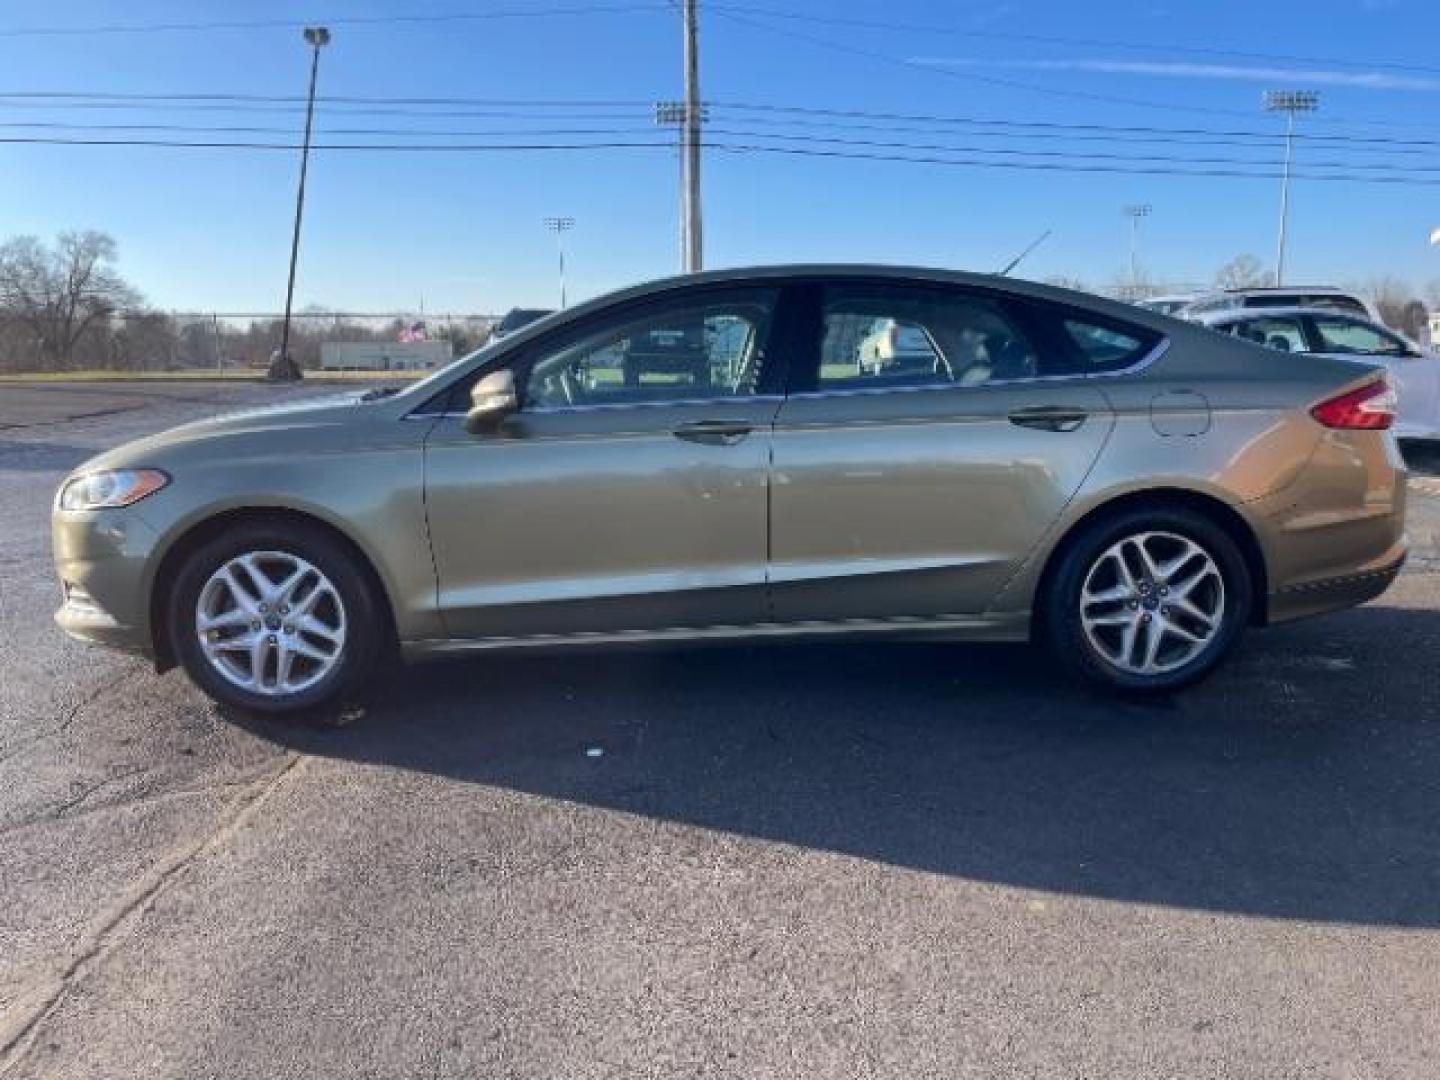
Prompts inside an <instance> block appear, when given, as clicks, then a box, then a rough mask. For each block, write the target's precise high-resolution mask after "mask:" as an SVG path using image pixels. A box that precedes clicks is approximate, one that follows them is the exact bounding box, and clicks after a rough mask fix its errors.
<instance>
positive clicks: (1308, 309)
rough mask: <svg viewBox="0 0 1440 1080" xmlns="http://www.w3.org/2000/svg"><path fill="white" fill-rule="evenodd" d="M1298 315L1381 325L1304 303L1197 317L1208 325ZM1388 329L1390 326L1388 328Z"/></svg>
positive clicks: (1364, 317)
mask: <svg viewBox="0 0 1440 1080" xmlns="http://www.w3.org/2000/svg"><path fill="white" fill-rule="evenodd" d="M1296 315H1325V316H1327V317H1330V318H1334V317H1335V316H1339V317H1340V318H1342V319H1352V320H1354V321H1355V322H1362V323H1370V324H1372V325H1376V326H1378V325H1380V324H1379V323H1376V322H1375V320H1373V319H1370V318H1367V317H1366V316H1364V315H1362V314H1360V313H1359V312H1358V311H1341V310H1340V309H1338V308H1332V307H1314V306H1308V305H1303V304H1293V305H1290V306H1288V307H1258V308H1226V309H1225V310H1224V311H1207V312H1205V313H1203V314H1201V315H1199V316H1197V317H1196V321H1197V322H1200V323H1204V324H1205V325H1206V326H1213V325H1215V324H1217V323H1236V322H1254V321H1255V320H1257V319H1273V318H1275V317H1276V316H1280V317H1284V316H1296ZM1387 329H1388V328H1387Z"/></svg>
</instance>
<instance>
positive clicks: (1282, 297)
mask: <svg viewBox="0 0 1440 1080" xmlns="http://www.w3.org/2000/svg"><path fill="white" fill-rule="evenodd" d="M1245 307H1247V308H1267V307H1269V308H1278V307H1307V308H1320V309H1321V310H1324V311H1349V312H1353V313H1354V314H1356V315H1365V314H1368V313H1367V312H1366V310H1365V305H1364V304H1362V303H1360V301H1359V300H1356V299H1355V298H1354V297H1353V296H1346V295H1345V294H1344V293H1289V292H1286V293H1260V294H1258V295H1255V296H1247V297H1246V298H1245Z"/></svg>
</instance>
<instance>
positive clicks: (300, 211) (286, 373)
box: [269, 26, 330, 382]
mask: <svg viewBox="0 0 1440 1080" xmlns="http://www.w3.org/2000/svg"><path fill="white" fill-rule="evenodd" d="M304 37H305V44H307V45H309V46H310V94H309V97H308V98H307V99H306V104H305V142H304V145H303V146H302V147H301V150H300V187H299V190H298V191H296V193H295V232H294V234H293V235H292V236H291V238H290V278H289V280H288V281H287V282H286V284H285V321H284V322H283V323H281V324H280V355H279V356H277V357H276V358H275V360H274V361H273V362H272V363H271V364H270V373H269V377H270V378H271V379H275V380H277V381H281V382H293V381H295V380H297V379H300V378H303V376H302V375H301V374H300V365H299V364H297V363H295V362H294V361H293V360H291V359H290V306H291V303H292V302H293V301H294V299H295V262H296V260H297V259H298V258H299V255H300V219H301V218H302V217H303V216H304V214H305V173H306V170H307V169H308V168H309V165H310V133H311V131H312V130H313V129H314V123H315V76H316V74H317V73H318V72H319V70H320V50H321V49H323V48H324V47H325V46H326V45H328V44H330V31H329V30H327V29H326V28H325V27H323V26H307V27H306V28H305V34H304Z"/></svg>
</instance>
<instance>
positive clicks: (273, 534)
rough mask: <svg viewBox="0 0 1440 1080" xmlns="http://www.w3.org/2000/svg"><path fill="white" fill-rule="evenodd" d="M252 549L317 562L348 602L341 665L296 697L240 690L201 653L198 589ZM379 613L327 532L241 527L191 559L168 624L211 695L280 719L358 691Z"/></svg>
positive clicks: (367, 670) (178, 652)
mask: <svg viewBox="0 0 1440 1080" xmlns="http://www.w3.org/2000/svg"><path fill="white" fill-rule="evenodd" d="M251 551H281V552H285V553H287V554H291V555H296V556H298V557H300V558H302V559H304V560H305V561H307V562H309V563H311V564H313V565H314V566H315V567H316V568H317V569H319V570H320V572H321V573H323V574H324V575H325V576H326V577H327V578H329V579H330V582H331V584H333V585H334V586H335V588H336V590H337V591H338V592H339V594H340V600H341V602H342V603H343V604H344V605H345V622H346V628H345V645H344V648H343V650H342V653H341V657H340V662H339V663H338V664H337V665H336V666H335V668H334V669H333V670H332V671H330V672H329V673H328V674H327V675H326V676H325V677H324V678H323V679H321V680H320V682H318V683H316V684H315V685H314V686H310V687H307V688H306V689H304V690H302V691H300V692H298V693H295V694H286V695H282V696H272V695H265V694H256V693H252V692H250V691H248V690H245V689H243V688H242V687H238V686H235V685H234V684H233V683H230V682H228V681H227V680H226V679H225V678H224V677H223V676H222V675H221V674H220V673H219V672H217V671H216V670H215V669H214V668H213V667H212V666H211V664H210V661H209V660H208V659H206V657H205V655H204V653H203V651H202V650H201V648H200V641H199V637H198V635H197V633H196V629H195V609H196V602H197V601H198V599H199V597H200V590H201V589H202V588H203V587H204V585H205V582H206V581H208V580H209V578H210V576H211V575H212V574H213V573H214V572H215V571H216V569H218V568H219V567H220V566H222V565H223V564H224V563H226V562H228V561H229V560H230V559H233V558H235V557H236V556H238V555H243V554H245V553H246V552H251ZM161 585H162V587H163V583H161ZM376 616H377V611H376V601H375V597H374V589H373V586H372V585H371V583H370V581H369V580H368V579H367V577H366V575H365V573H364V571H363V570H362V569H361V567H360V566H359V565H357V562H356V559H355V557H354V555H352V554H351V552H349V551H348V550H347V549H346V547H345V546H344V545H343V544H341V543H339V542H337V541H336V540H335V539H333V538H332V537H330V536H328V535H326V534H325V532H323V531H322V530H319V529H311V528H306V527H303V526H287V525H241V526H238V527H236V528H232V529H227V530H226V531H225V533H224V534H222V535H221V536H218V537H216V538H214V539H212V540H209V541H207V542H205V543H204V544H201V545H200V546H199V547H197V548H196V549H195V550H194V551H193V552H191V553H190V554H189V555H188V556H187V557H186V559H185V561H184V562H183V563H182V564H181V567H180V571H179V573H178V574H177V576H176V578H175V584H174V587H173V589H172V591H171V593H170V598H169V606H168V618H167V620H166V623H167V625H168V627H169V630H170V643H171V648H172V649H173V650H174V655H175V656H176V657H177V658H178V659H179V660H180V662H181V664H182V665H183V666H184V668H185V671H186V673H187V674H188V675H189V676H190V679H191V681H193V682H194V683H195V684H196V685H197V686H198V687H200V689H201V690H203V691H204V692H205V693H206V694H207V695H208V696H210V697H211V698H213V699H215V700H216V701H218V702H220V703H221V704H223V705H228V706H231V707H233V708H237V709H241V710H244V711H248V712H255V713H266V714H283V713H300V712H305V711H308V710H313V709H319V708H322V707H325V706H328V705H333V704H338V703H341V702H343V701H344V700H346V699H347V698H349V697H351V696H352V695H354V694H356V693H358V691H359V690H360V689H361V687H362V686H363V684H364V681H365V679H366V678H367V677H368V676H369V675H370V674H371V673H372V672H373V670H374V668H375V661H376V659H377V656H378V654H379V649H380V642H381V633H380V624H379V620H378V619H377V617H376Z"/></svg>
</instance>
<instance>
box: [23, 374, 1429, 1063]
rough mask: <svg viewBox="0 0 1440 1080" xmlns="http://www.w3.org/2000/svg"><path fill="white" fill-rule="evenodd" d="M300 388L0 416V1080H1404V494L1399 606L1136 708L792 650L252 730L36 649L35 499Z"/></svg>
mask: <svg viewBox="0 0 1440 1080" xmlns="http://www.w3.org/2000/svg"><path fill="white" fill-rule="evenodd" d="M314 392H316V388H313V387H307V388H304V389H301V390H299V391H276V390H271V389H268V388H265V387H260V386H228V387H222V386H206V385H204V384H199V385H187V386H159V387H138V388H137V387H133V386H127V387H123V388H117V387H78V388H75V387H70V388H67V387H46V388H20V387H14V386H0V494H3V505H4V507H5V513H4V514H3V516H0V1047H3V1051H0V1075H3V1076H5V1077H7V1078H8V1077H31V1076H66V1077H91V1076H94V1077H117V1076H141V1075H143V1076H148V1077H170V1076H176V1077H179V1076H202V1075H203V1076H231V1075H246V1076H251V1075H253V1076H265V1077H287V1076H296V1077H299V1076H317V1075H326V1076H329V1075H335V1076H342V1075H343V1076H426V1077H451V1076H455V1077H459V1076H466V1077H470V1076H517V1077H537V1078H539V1077H547V1078H548V1077H560V1076H564V1077H602V1076H603V1077H622V1076H623V1077H636V1076H655V1077H662V1076H663V1077H669V1076H679V1075H684V1076H695V1075H707V1076H712V1075H713V1076H765V1077H805V1078H813V1077H816V1076H835V1077H842V1076H843V1077H848V1076H870V1075H875V1076H894V1077H907V1078H909V1077H920V1076H936V1077H942V1076H943V1077H992V1076H1023V1077H1096V1078H1099V1077H1115V1076H1144V1077H1186V1078H1195V1077H1257V1078H1258V1077H1264V1078H1266V1080H1277V1078H1289V1077H1297V1078H1298V1077H1362V1076H1363V1077H1367V1078H1376V1077H1407V1078H1408V1077H1430V1076H1435V1075H1437V1074H1440V844H1437V835H1440V673H1437V657H1440V480H1434V479H1418V480H1416V481H1415V482H1414V483H1413V485H1412V486H1413V494H1414V498H1413V504H1412V538H1413V540H1414V542H1415V553H1414V557H1413V558H1412V560H1411V563H1410V565H1409V566H1408V568H1407V569H1406V571H1405V573H1404V574H1403V575H1402V577H1401V579H1400V580H1399V581H1398V582H1397V584H1396V585H1395V586H1394V587H1393V588H1392V589H1391V591H1390V592H1389V593H1387V594H1386V595H1385V596H1383V597H1381V598H1380V599H1379V600H1377V601H1375V602H1373V603H1372V604H1370V605H1368V606H1366V607H1364V608H1361V609H1358V610H1355V611H1351V612H1347V613H1344V614H1340V615H1336V616H1331V617H1327V618H1324V619H1317V620H1314V621H1310V622H1304V623H1299V624H1295V625H1292V626H1288V627H1282V628H1277V629H1273V630H1269V631H1265V632H1258V633H1253V634H1251V635H1250V636H1249V637H1248V639H1247V640H1246V642H1245V643H1244V645H1243V646H1242V648H1241V651H1240V653H1239V654H1238V655H1237V656H1236V658H1235V659H1234V661H1233V662H1232V663H1231V664H1230V665H1229V666H1228V667H1227V668H1226V669H1225V670H1224V671H1223V672H1222V673H1221V674H1220V675H1218V676H1217V677H1216V678H1214V679H1213V680H1211V681H1210V682H1208V683H1207V684H1205V685H1204V686H1202V687H1200V688H1198V689H1196V690H1194V691H1192V692H1190V693H1187V694H1185V695H1183V696H1181V697H1178V698H1175V699H1173V700H1169V701H1162V702H1158V703H1154V704H1148V705H1139V704H1130V703H1116V702H1114V701H1111V700H1107V699H1103V698H1098V697H1094V696H1091V695H1089V694H1087V693H1085V692H1083V691H1080V690H1077V689H1076V688H1074V687H1072V686H1071V685H1069V684H1068V683H1066V682H1064V681H1062V680H1061V679H1059V678H1058V677H1056V676H1054V675H1052V673H1051V672H1050V671H1049V670H1048V669H1047V666H1046V664H1045V663H1044V660H1043V657H1041V656H1040V655H1039V654H1037V653H1034V652H1032V651H1030V650H1029V649H1025V648H1019V647H963V648H962V647H957V646H939V645H876V644H863V645H836V644H826V645H816V646H798V647H791V648H778V647H772V648H761V649H755V648H737V647H731V648H717V649H706V650H675V651H667V652H653V653H604V654H598V653H591V654H575V655H568V656H561V657H551V658H538V657H519V658H502V657H494V658H485V659H481V660H475V661H466V662H463V663H452V664H447V665H444V666H438V667H428V668H422V669H416V670H413V671H411V672H408V673H404V674H402V675H398V676H396V677H395V678H394V679H393V680H392V681H391V682H390V684H389V685H388V686H386V687H385V688H384V690H383V693H382V695H381V698H380V700H378V701H377V703H376V704H375V705H374V706H373V707H372V708H370V709H369V711H368V712H367V713H366V714H365V715H364V716H362V717H360V718H358V719H356V720H355V721H354V722H353V723H351V724H349V725H348V726H343V727H335V728H319V727H294V726H290V727H287V726H282V725H272V724H265V723H251V722H244V723H242V722H236V721H233V720H230V719H227V718H225V717H222V716H220V715H218V714H217V713H216V712H215V710H213V709H212V708H211V707H210V706H209V705H208V704H207V702H206V701H205V700H204V699H203V698H202V697H201V696H200V695H199V694H198V693H197V692H196V691H194V690H193V689H192V688H191V687H190V686H189V684H188V683H187V682H186V681H185V680H184V678H183V677H182V676H181V675H180V674H179V673H177V672H171V673H169V674H167V675H165V676H163V677H157V676H155V675H153V674H152V673H151V672H150V671H149V670H148V669H147V668H146V666H145V665H144V664H143V663H141V662H139V661H134V660H129V659H125V658H122V657H118V656H114V655H110V654H107V653H104V652H101V651H97V650H93V649H87V648H85V647H83V646H80V645H77V644H75V643H72V642H70V641H68V640H67V639H65V638H64V637H63V636H62V635H61V634H60V633H59V632H58V631H57V630H56V629H54V627H53V624H52V623H51V621H50V616H51V612H52V610H53V608H54V606H55V604H56V602H57V586H56V584H55V582H54V579H53V574H52V571H51V569H50V564H49V537H48V532H47V520H48V514H49V504H50V499H51V497H52V494H53V491H54V488H55V486H56V483H57V482H58V480H59V479H60V477H61V475H62V474H63V473H64V472H65V471H66V470H68V469H69V468H71V467H72V466H74V465H75V464H77V463H78V462H80V461H81V460H83V459H84V458H85V457H87V456H89V455H90V454H91V453H92V452H94V451H96V450H98V449H101V448H104V447H107V446H109V445H112V444H114V443H117V442H119V441H122V440H124V439H128V438H131V437H135V436H138V435H140V434H143V433H146V432H149V431H153V430H156V429H159V428H163V427H167V426H170V425H172V424H175V423H179V422H182V421H184V420H187V419H192V418H195V417H199V416H203V415H208V414H210V413H213V412H215V411H218V410H219V409H221V408H226V407H231V406H236V405H242V404H249V403H252V402H255V401H268V400H271V399H273V398H275V397H276V396H283V395H285V394H291V393H314ZM1419 464H1420V465H1421V466H1422V467H1423V468H1424V469H1426V470H1429V471H1436V466H1437V465H1440V455H1432V456H1431V457H1430V458H1428V459H1424V460H1421V461H1420V462H1419ZM597 750H598V751H599V754H598V755H597V754H594V753H593V752H594V751H597Z"/></svg>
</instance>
